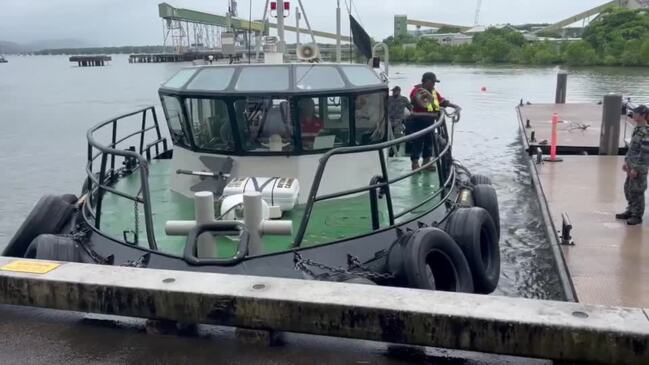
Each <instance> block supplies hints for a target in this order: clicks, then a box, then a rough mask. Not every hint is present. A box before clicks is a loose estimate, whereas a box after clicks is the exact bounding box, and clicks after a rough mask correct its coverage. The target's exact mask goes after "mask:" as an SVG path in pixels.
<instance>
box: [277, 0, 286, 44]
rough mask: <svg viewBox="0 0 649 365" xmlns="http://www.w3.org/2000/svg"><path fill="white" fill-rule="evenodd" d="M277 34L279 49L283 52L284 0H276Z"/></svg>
mask: <svg viewBox="0 0 649 365" xmlns="http://www.w3.org/2000/svg"><path fill="white" fill-rule="evenodd" d="M277 36H278V37H279V51H280V52H281V53H284V52H285V50H286V48H285V46H286V42H285V38H284V0H277Z"/></svg>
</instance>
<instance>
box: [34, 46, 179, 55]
mask: <svg viewBox="0 0 649 365" xmlns="http://www.w3.org/2000/svg"><path fill="white" fill-rule="evenodd" d="M172 52H174V50H173V48H172V47H163V46H123V47H90V48H58V49H44V50H41V51H37V52H34V54H36V55H87V54H121V53H125V54H137V53H172Z"/></svg>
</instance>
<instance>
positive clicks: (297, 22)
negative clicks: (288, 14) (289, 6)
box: [295, 6, 300, 47]
mask: <svg viewBox="0 0 649 365" xmlns="http://www.w3.org/2000/svg"><path fill="white" fill-rule="evenodd" d="M295 46H296V47H299V46H300V7H299V6H296V7H295Z"/></svg>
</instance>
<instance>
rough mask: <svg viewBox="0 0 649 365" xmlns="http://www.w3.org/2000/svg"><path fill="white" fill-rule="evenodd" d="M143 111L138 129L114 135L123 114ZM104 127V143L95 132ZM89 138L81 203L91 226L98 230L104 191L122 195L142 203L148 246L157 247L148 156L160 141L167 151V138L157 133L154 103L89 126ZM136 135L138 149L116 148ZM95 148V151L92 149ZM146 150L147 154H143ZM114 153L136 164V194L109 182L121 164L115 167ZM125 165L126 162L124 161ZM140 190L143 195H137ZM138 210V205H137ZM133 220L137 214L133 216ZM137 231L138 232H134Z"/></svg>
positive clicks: (157, 149) (125, 115)
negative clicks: (106, 135) (150, 135)
mask: <svg viewBox="0 0 649 365" xmlns="http://www.w3.org/2000/svg"><path fill="white" fill-rule="evenodd" d="M138 114H141V115H142V119H141V127H140V129H139V130H137V131H135V132H133V133H130V134H128V135H126V136H124V137H121V138H119V139H118V138H117V132H118V130H117V129H118V128H117V127H118V122H120V121H123V120H125V118H128V117H132V116H136V115H138ZM149 114H150V115H151V117H152V119H153V125H150V126H148V125H147V122H148V118H147V116H148V115H149ZM105 128H111V131H110V132H111V138H110V143H109V144H108V145H105V144H103V143H100V142H98V141H97V139H96V138H95V134H96V133H97V132H98V131H100V130H102V131H103V130H105ZM149 131H154V132H152V133H154V135H155V140H154V141H153V142H151V143H148V144H147V145H145V139H146V138H145V137H146V135H147V132H149ZM86 136H87V139H88V162H87V165H86V174H87V175H88V176H87V197H86V204H84V210H83V213H84V218H85V219H86V220H87V221H88V215H90V217H91V218H92V220H93V221H94V222H93V223H94V224H93V227H94V228H95V229H96V230H97V231H99V230H100V227H101V209H102V201H103V196H104V194H105V193H106V192H109V193H112V194H115V195H118V196H119V197H122V198H124V199H128V200H131V201H133V202H134V204H135V206H136V207H137V204H142V205H143V207H144V224H145V231H146V236H147V241H148V244H149V248H150V249H152V250H157V248H158V245H157V243H156V240H155V234H154V228H153V218H152V214H151V194H150V190H149V168H148V166H149V161H150V160H151V148H155V150H156V156H158V155H159V154H160V147H159V146H160V145H162V152H165V151H167V140H166V138H163V137H162V135H161V133H160V125H159V124H158V117H157V115H156V112H155V108H154V107H153V106H149V107H146V108H143V109H139V110H137V111H134V112H131V113H128V114H124V115H120V116H118V117H115V118H112V119H110V120H107V121H105V122H102V123H99V124H97V125H95V126H94V127H92V128H90V129H89V130H88V133H87V135H86ZM132 138H138V139H139V141H138V142H139V144H138V147H139V148H138V149H135V148H134V147H132V148H130V149H118V147H119V145H120V144H121V143H123V142H125V141H127V140H129V139H132ZM95 151H97V152H96V153H95ZM144 154H146V158H145V157H143V155H144ZM116 157H121V158H123V159H124V161H125V162H131V163H133V165H132V169H135V168H137V169H138V170H139V173H140V191H139V193H138V194H137V195H131V194H128V193H125V192H122V191H119V190H117V189H115V188H113V187H111V186H110V185H111V184H112V183H113V182H114V181H115V177H116V176H118V174H119V173H120V170H121V168H118V169H116V168H115V159H116ZM99 158H100V167H99V171H96V172H95V171H93V163H94V161H95V160H97V159H99ZM126 165H128V163H127V164H126ZM140 194H141V195H142V197H140ZM136 214H137V209H136ZM135 219H136V221H137V220H138V219H139V217H135ZM136 233H137V232H136Z"/></svg>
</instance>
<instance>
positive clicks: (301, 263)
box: [293, 252, 394, 280]
mask: <svg viewBox="0 0 649 365" xmlns="http://www.w3.org/2000/svg"><path fill="white" fill-rule="evenodd" d="M293 262H294V263H295V269H296V270H298V271H301V272H303V273H305V274H308V275H310V276H311V277H313V278H315V279H317V278H318V277H322V275H317V274H315V273H314V272H313V271H312V270H311V269H309V267H315V268H318V269H320V270H322V271H325V272H327V273H334V274H342V275H346V276H357V277H364V278H367V279H385V280H387V279H393V278H394V274H391V273H379V272H375V271H372V270H371V269H369V268H367V267H365V266H363V264H362V263H361V261H360V260H359V259H358V257H356V256H353V255H349V254H348V255H347V268H344V267H342V266H339V267H333V266H328V265H325V264H322V263H319V262H316V261H314V260H311V259H305V258H303V257H302V255H300V254H299V253H298V252H295V256H294V258H293Z"/></svg>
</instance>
